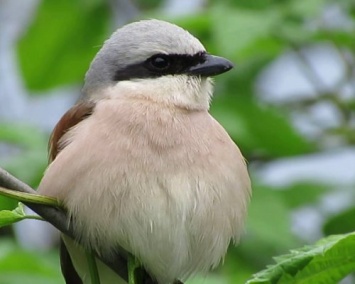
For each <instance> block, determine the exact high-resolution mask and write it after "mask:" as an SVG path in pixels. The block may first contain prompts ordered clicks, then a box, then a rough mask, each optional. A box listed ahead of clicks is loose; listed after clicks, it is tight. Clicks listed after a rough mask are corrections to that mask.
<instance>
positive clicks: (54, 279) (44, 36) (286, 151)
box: [0, 0, 355, 284]
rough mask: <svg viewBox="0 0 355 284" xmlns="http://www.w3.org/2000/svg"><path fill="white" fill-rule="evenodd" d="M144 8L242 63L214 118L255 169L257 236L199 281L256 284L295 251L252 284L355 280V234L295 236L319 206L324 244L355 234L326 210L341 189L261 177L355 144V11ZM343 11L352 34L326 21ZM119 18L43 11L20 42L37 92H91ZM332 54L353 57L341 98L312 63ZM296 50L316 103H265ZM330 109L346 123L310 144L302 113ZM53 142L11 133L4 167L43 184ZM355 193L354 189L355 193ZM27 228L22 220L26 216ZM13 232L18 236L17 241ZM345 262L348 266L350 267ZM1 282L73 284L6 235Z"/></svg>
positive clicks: (255, 6) (291, 0)
mask: <svg viewBox="0 0 355 284" xmlns="http://www.w3.org/2000/svg"><path fill="white" fill-rule="evenodd" d="M134 2H135V3H136V4H137V5H138V7H139V8H140V9H143V11H142V15H141V17H142V18H152V17H154V18H160V19H165V20H169V21H173V22H175V23H176V24H178V25H181V26H183V27H184V28H186V29H187V30H189V31H191V33H192V34H194V35H196V36H197V37H198V38H199V39H200V40H201V41H202V42H203V43H204V45H205V46H206V47H207V49H208V50H209V52H211V53H215V54H218V55H220V56H225V57H227V58H229V59H231V60H232V61H233V62H235V63H236V68H235V69H234V70H232V71H231V72H229V73H226V74H225V75H223V76H220V77H217V78H216V91H215V93H216V95H215V97H214V100H213V104H212V107H211V112H212V114H213V115H214V116H215V117H216V118H217V119H218V120H219V121H220V122H221V124H222V125H223V126H224V127H225V128H226V129H227V131H228V132H229V133H230V135H231V136H232V138H233V139H234V140H235V141H236V142H237V144H238V145H239V147H240V148H241V150H242V152H243V154H244V155H245V156H246V158H247V160H248V161H249V164H250V165H251V168H250V170H251V173H252V177H253V192H254V193H253V198H252V202H251V206H250V210H249V217H248V221H247V228H246V234H245V237H244V238H243V239H242V241H241V244H240V246H238V247H237V248H234V247H231V249H230V251H229V253H228V255H227V256H226V259H225V262H224V264H223V266H221V267H220V268H219V269H218V271H217V272H214V273H212V274H211V275H209V276H208V279H206V280H201V279H200V278H199V277H200V276H197V279H194V280H191V281H190V282H189V283H200V282H201V281H203V283H211V284H212V283H233V284H235V283H236V284H237V283H245V282H246V281H247V280H248V279H250V278H251V275H252V274H254V273H256V272H257V271H260V270H261V269H264V268H265V266H266V265H267V264H270V263H271V262H272V257H273V256H275V255H280V254H285V253H286V252H287V251H288V250H290V249H292V251H291V253H290V254H288V255H283V256H282V257H276V260H277V264H275V265H273V266H272V267H269V268H267V269H266V270H264V271H263V272H260V273H259V274H256V275H255V277H254V278H253V280H249V283H301V282H298V281H301V280H300V279H302V281H303V280H304V279H303V278H302V277H307V279H312V281H313V282H302V283H326V282H322V281H323V280H322V281H321V280H314V279H316V278H312V277H317V276H316V274H317V273H318V272H319V271H320V270H319V269H322V274H319V276H320V275H325V277H328V276H329V277H330V276H331V275H332V273H335V274H336V275H337V277H338V278H337V279H341V278H342V277H344V276H346V275H347V274H349V273H350V272H352V271H355V268H354V266H351V265H353V264H354V258H353V255H352V254H351V252H352V251H354V234H348V235H338V236H334V237H328V238H325V239H324V240H322V241H320V242H318V243H316V245H314V246H306V247H304V248H302V249H295V248H297V247H302V246H303V245H304V244H305V243H307V241H306V240H305V239H306V238H302V237H300V236H302V235H303V234H304V232H297V234H295V232H294V230H291V228H292V224H293V222H292V216H293V214H294V212H295V211H296V210H299V209H300V208H304V207H310V208H312V209H313V210H315V211H316V212H317V213H318V214H319V215H320V216H321V218H322V219H323V227H319V228H318V229H319V232H320V233H322V234H323V236H328V235H330V234H346V233H350V232H352V231H354V229H355V227H354V222H352V221H351V220H354V216H355V213H354V212H355V206H353V205H352V206H351V205H350V206H348V207H343V208H340V209H339V210H338V211H337V212H333V213H331V214H329V213H325V212H324V211H323V210H322V209H321V208H320V206H319V204H320V203H321V201H322V199H323V198H324V196H325V195H327V194H329V193H332V192H339V191H342V190H343V191H346V189H342V186H341V184H335V185H334V184H332V185H329V184H326V183H325V182H322V181H319V182H314V181H307V180H304V181H301V182H297V183H293V184H289V185H281V186H279V187H277V188H276V187H272V186H270V185H268V184H264V182H263V181H262V180H261V179H260V178H259V177H258V175H257V170H258V169H259V168H260V167H263V166H265V165H267V163H269V162H272V161H276V160H278V159H286V158H292V157H304V156H306V155H310V154H314V153H319V152H320V151H322V150H324V149H328V150H329V148H327V145H328V144H327V143H326V142H327V141H331V142H332V141H334V140H335V141H340V142H339V144H337V145H338V146H337V147H339V145H340V146H342V145H345V146H348V147H353V146H354V144H355V136H354V133H355V130H354V123H353V121H354V109H355V96H354V92H353V91H352V93H351V94H350V95H349V96H342V95H341V94H342V91H343V90H344V88H345V87H347V86H348V85H349V82H352V81H351V80H353V78H354V76H353V75H354V74H353V69H354V66H353V61H352V60H353V58H354V47H355V46H354V43H355V41H354V36H353V35H354V29H353V27H354V21H355V6H354V5H353V1H351V0H344V1H336V0H311V1H310V0H282V1H279V0H267V1H264V0H255V1H249V0H222V1H209V3H208V4H207V5H206V7H205V8H204V9H203V10H202V11H200V12H199V13H196V14H193V15H186V16H180V17H176V18H172V17H169V18H168V17H167V16H166V15H165V16H163V13H162V12H161V10H159V5H161V4H162V2H163V1H158V0H157V1H154V3H153V4H152V3H151V2H149V1H143V0H140V1H134ZM332 6H337V7H339V9H341V10H342V11H344V12H345V13H346V15H347V16H348V17H349V19H350V21H351V23H352V27H350V28H337V27H328V26H326V25H325V24H324V21H323V18H322V15H323V13H324V11H325V9H327V8H329V7H332ZM111 19H112V15H111V14H110V11H109V6H108V4H107V3H106V2H103V1H99V0H80V1H79V0H78V1H70V0H65V1H54V0H48V1H42V2H41V5H40V7H39V10H38V12H37V14H36V17H35V19H34V21H33V22H32V23H31V25H30V26H29V28H28V31H27V32H26V33H25V34H24V35H23V37H22V39H21V40H20V42H19V44H18V56H19V63H20V67H21V72H22V74H23V76H24V80H25V84H26V86H27V87H28V88H29V89H30V90H32V91H44V90H49V89H51V88H54V87H58V86H63V85H66V84H73V83H74V84H82V80H83V77H84V74H85V71H86V70H87V68H88V66H89V64H90V60H91V59H92V57H93V56H94V54H95V53H96V52H97V51H98V49H99V47H100V46H101V44H102V42H103V40H104V39H105V38H107V37H108V36H109V29H110V21H111ZM111 24H112V23H111ZM111 27H112V26H111ZM324 44H330V45H331V46H332V47H333V48H334V49H335V50H336V51H337V52H338V53H339V54H340V55H341V57H342V58H352V60H344V62H343V63H344V69H345V70H346V72H345V73H344V75H343V77H342V78H340V79H339V82H338V83H337V84H336V85H335V86H334V87H332V88H326V87H325V84H324V82H322V80H319V78H317V76H316V74H315V72H314V70H312V68H311V66H310V65H309V62H308V61H307V58H305V57H304V56H303V53H302V50H303V48H306V47H312V46H319V45H324ZM290 52H291V53H292V54H293V55H294V56H295V58H296V60H297V61H298V63H299V64H300V66H302V67H301V72H302V73H303V75H305V76H306V77H307V78H308V79H309V82H310V84H311V85H312V87H313V89H314V90H315V96H313V97H312V98H302V97H297V99H294V100H290V101H288V102H283V103H281V102H280V103H279V104H272V103H267V102H265V101H263V100H260V94H259V92H260V91H257V89H256V87H255V85H256V82H257V81H258V79H259V76H260V74H261V72H262V71H263V70H265V68H266V67H268V66H269V64H271V63H272V62H273V61H274V60H275V59H277V58H279V57H280V56H282V55H283V54H285V53H290ZM320 103H327V104H331V105H332V107H333V108H334V109H335V110H336V111H337V113H338V114H339V117H340V118H341V119H340V121H341V123H340V124H339V125H335V126H334V125H331V126H329V127H325V128H323V129H322V131H321V132H320V133H319V135H318V136H315V137H307V136H305V135H304V134H303V133H301V132H300V131H299V129H298V128H296V127H295V125H294V123H293V121H292V115H291V113H293V112H295V111H298V112H299V113H301V114H304V115H306V113H308V112H309V111H310V110H312V108H313V107H316V106H318V105H319V104H320ZM46 140H47V134H43V133H42V132H41V131H39V130H38V129H37V128H36V127H35V126H32V125H18V124H16V125H15V124H13V123H9V122H6V123H2V124H1V125H0V141H1V143H2V144H6V146H7V147H8V149H9V152H11V155H8V156H7V157H6V159H1V164H0V166H1V167H4V168H6V169H7V170H9V171H10V172H11V173H12V174H14V175H15V176H17V177H18V178H20V179H22V180H24V181H25V182H26V183H29V184H30V185H31V186H32V187H35V186H37V185H38V183H39V181H40V178H41V176H42V173H43V171H44V169H45V165H46V150H45V149H46V143H47V142H46ZM354 183H355V182H354ZM350 186H351V187H352V188H350V190H352V191H353V187H354V186H355V184H352V185H350ZM350 198H355V196H354V195H351V197H350ZM352 204H354V202H352ZM16 205H17V203H16V202H12V201H11V200H9V199H7V198H3V197H0V208H1V209H4V210H8V211H5V213H2V214H5V215H6V214H10V213H9V212H11V210H14V209H15V207H16ZM15 210H16V209H15ZM3 212H4V211H3ZM6 212H7V213H6ZM15 212H17V211H15ZM11 214H15V213H11ZM16 214H17V213H16ZM2 216H3V215H2ZM0 218H2V217H1V215H0ZM19 218H22V217H21V214H20V216H19ZM2 219H3V218H2ZM1 232H2V229H0V234H1ZM5 233H6V234H7V235H10V236H12V235H13V234H12V232H11V231H10V232H8V231H4V234H5ZM350 249H352V251H351V250H350ZM345 257H348V258H346V259H345ZM31 259H33V262H31V261H30V260H31ZM47 260H48V261H47ZM342 260H344V261H345V260H348V261H349V262H348V263H345V262H343V263H342V262H341V261H342ZM21 263H23V265H24V266H23V268H21V267H22V264H21ZM348 265H349V266H348ZM28 267H30V268H31V269H29V268H28ZM343 269H344V270H343ZM296 272H297V273H296ZM0 275H1V277H0V284H1V283H22V282H23V280H24V279H26V281H27V282H29V283H62V282H61V280H60V279H61V277H60V273H59V265H57V263H56V261H53V256H52V255H47V254H41V253H39V254H37V253H36V254H34V253H32V252H28V251H25V250H23V249H21V248H19V247H18V245H17V244H16V243H14V242H13V241H9V240H8V239H7V238H6V239H5V238H1V236H0ZM34 279H35V280H34ZM257 279H258V280H257ZM334 279H335V278H334ZM32 280H33V281H32ZM1 281H5V282H1ZM253 281H254V282H253ZM255 281H259V282H255ZM260 281H264V282H260ZM314 281H316V282H314ZM317 281H318V282H317ZM334 281H335V280H334ZM332 283H335V282H332Z"/></svg>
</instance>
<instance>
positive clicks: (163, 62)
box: [150, 55, 170, 70]
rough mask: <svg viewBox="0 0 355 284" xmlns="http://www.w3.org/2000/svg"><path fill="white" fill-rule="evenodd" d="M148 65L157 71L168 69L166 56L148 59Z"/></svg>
mask: <svg viewBox="0 0 355 284" xmlns="http://www.w3.org/2000/svg"><path fill="white" fill-rule="evenodd" d="M150 65H151V66H152V67H153V68H154V69H157V70H166V69H168V68H169V67H170V60H169V58H168V57H167V56H164V55H156V56H153V57H152V58H151V59H150Z"/></svg>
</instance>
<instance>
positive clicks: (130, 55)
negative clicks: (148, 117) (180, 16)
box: [83, 20, 233, 109]
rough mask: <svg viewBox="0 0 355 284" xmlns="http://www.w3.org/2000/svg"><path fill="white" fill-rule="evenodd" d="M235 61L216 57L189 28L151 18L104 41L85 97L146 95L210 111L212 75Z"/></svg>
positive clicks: (163, 101)
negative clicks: (188, 30) (185, 28)
mask: <svg viewBox="0 0 355 284" xmlns="http://www.w3.org/2000/svg"><path fill="white" fill-rule="evenodd" d="M232 67H233V64H232V63H231V62H230V61H228V60H227V59H224V58H222V57H217V56H213V55H210V54H208V53H207V52H206V50H205V48H204V46H203V45H202V44H201V42H200V41H199V40H198V39H197V38H195V37H194V36H192V35H191V34H190V33H188V32H187V31H186V30H184V29H182V28H180V27H178V26H176V25H174V24H171V23H167V22H164V21H159V20H145V21H140V22H135V23H132V24H128V25H126V26H124V27H122V28H120V29H118V30H117V31H116V32H115V33H114V34H113V35H112V36H111V37H110V38H109V39H108V40H107V41H106V42H105V43H104V45H103V47H102V48H101V50H100V51H99V52H98V54H97V55H96V57H95V59H94V60H93V62H92V63H91V66H90V69H89V70H88V72H87V74H86V78H85V85H84V88H83V92H84V94H85V96H88V97H89V98H94V99H101V96H105V95H103V94H106V96H109V97H111V98H114V97H118V96H121V95H126V96H132V97H142V98H146V99H149V100H152V101H155V102H160V103H165V104H169V105H175V106H179V107H184V108H188V109H208V107H209V101H210V97H211V94H212V80H211V79H210V77H211V76H214V75H218V74H221V73H224V72H226V71H228V70H230V69H231V68H232Z"/></svg>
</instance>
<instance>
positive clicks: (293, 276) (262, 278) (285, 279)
mask: <svg viewBox="0 0 355 284" xmlns="http://www.w3.org/2000/svg"><path fill="white" fill-rule="evenodd" d="M354 251H355V232H354V233H351V234H347V235H334V236H330V237H327V238H324V239H322V240H320V241H318V242H317V243H316V244H315V245H313V246H306V247H303V248H300V249H297V250H292V251H291V253H290V254H287V255H283V256H279V257H276V258H275V261H276V264H275V265H272V266H269V267H268V268H267V269H265V270H263V271H261V272H259V273H257V274H255V275H254V276H253V278H252V279H250V280H249V281H248V282H247V284H257V283H270V284H282V283H285V284H286V283H289V284H291V283H292V284H298V283H302V284H312V283H322V284H328V283H329V284H334V283H338V281H340V280H341V279H343V278H344V277H345V276H347V275H348V274H350V273H351V272H353V271H355V254H354Z"/></svg>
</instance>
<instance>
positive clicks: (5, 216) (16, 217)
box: [0, 203, 26, 228]
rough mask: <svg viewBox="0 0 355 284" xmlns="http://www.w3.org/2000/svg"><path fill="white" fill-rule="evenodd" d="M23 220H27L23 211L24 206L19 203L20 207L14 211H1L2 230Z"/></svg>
mask: <svg viewBox="0 0 355 284" xmlns="http://www.w3.org/2000/svg"><path fill="white" fill-rule="evenodd" d="M23 219H26V213H25V212H24V211H23V206H22V204H21V203H19V204H18V206H17V207H16V208H15V209H14V210H12V211H10V210H2V211H0V228H1V227H4V226H8V225H11V224H13V223H16V222H18V221H21V220H23Z"/></svg>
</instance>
